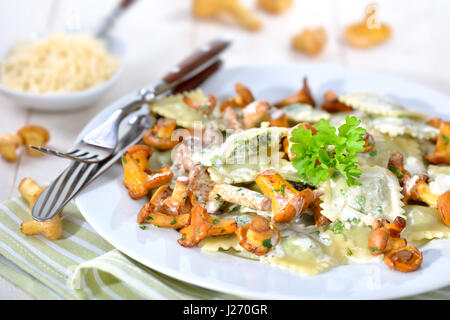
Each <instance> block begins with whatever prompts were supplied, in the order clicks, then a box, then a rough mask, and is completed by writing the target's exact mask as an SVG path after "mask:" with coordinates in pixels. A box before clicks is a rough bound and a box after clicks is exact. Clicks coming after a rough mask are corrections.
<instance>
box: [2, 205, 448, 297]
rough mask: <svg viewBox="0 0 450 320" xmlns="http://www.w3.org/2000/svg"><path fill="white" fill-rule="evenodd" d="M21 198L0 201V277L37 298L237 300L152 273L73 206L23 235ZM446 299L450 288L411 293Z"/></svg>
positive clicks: (24, 217) (26, 213)
mask: <svg viewBox="0 0 450 320" xmlns="http://www.w3.org/2000/svg"><path fill="white" fill-rule="evenodd" d="M26 220H30V213H29V210H28V206H27V205H26V204H25V202H24V201H23V200H21V199H12V200H8V201H6V202H4V203H2V204H0V275H1V276H3V277H5V278H6V279H8V280H9V281H11V282H13V283H14V284H15V285H16V286H18V287H20V288H22V289H23V290H25V291H26V292H28V293H29V294H30V295H32V296H33V297H35V298H37V299H105V300H106V299H173V300H174V299H186V300H191V299H239V298H238V297H235V296H231V295H226V294H221V293H219V292H213V291H210V290H207V289H203V288H199V287H196V286H193V285H190V284H187V283H184V282H181V281H178V280H175V279H172V278H169V277H167V276H165V275H163V274H161V273H158V272H156V271H153V270H151V269H149V268H147V267H145V266H143V265H142V264H140V263H138V262H136V261H134V260H132V259H130V258H128V257H127V256H126V255H124V254H122V253H121V252H119V251H118V250H115V249H114V248H113V247H112V246H111V245H109V244H108V243H107V242H106V241H105V240H103V239H102V238H101V237H100V236H99V235H98V234H97V233H96V232H95V231H94V230H93V229H92V228H91V226H90V225H89V224H88V223H87V222H86V221H85V220H84V218H83V216H82V215H81V213H80V212H79V211H78V210H77V208H76V207H75V206H74V205H72V204H71V205H69V206H68V207H67V208H66V209H65V210H64V213H63V229H64V232H63V237H62V239H60V240H57V241H50V240H47V239H46V238H45V237H43V236H25V235H23V234H22V233H21V232H20V224H21V222H22V221H26ZM413 298H415V299H450V287H448V288H445V289H442V290H437V291H434V292H432V293H427V294H423V295H420V296H416V297H413Z"/></svg>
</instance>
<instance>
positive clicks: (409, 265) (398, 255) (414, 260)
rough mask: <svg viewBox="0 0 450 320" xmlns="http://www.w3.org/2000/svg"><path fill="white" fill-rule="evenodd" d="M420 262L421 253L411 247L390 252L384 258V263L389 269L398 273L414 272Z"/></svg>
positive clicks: (421, 259) (421, 258)
mask: <svg viewBox="0 0 450 320" xmlns="http://www.w3.org/2000/svg"><path fill="white" fill-rule="evenodd" d="M422 261H423V256H422V253H421V252H420V251H419V250H418V249H417V248H415V247H412V246H408V247H403V248H400V249H396V250H392V251H391V252H389V253H388V254H386V255H385V257H384V262H385V263H386V265H387V266H388V267H389V268H391V269H394V270H397V271H400V272H413V271H416V270H417V269H419V267H420V265H421V264H422Z"/></svg>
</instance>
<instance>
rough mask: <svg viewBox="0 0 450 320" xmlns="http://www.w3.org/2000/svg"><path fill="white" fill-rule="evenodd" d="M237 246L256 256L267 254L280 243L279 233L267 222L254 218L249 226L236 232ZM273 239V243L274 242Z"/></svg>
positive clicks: (258, 217) (257, 217) (261, 218)
mask: <svg viewBox="0 0 450 320" xmlns="http://www.w3.org/2000/svg"><path fill="white" fill-rule="evenodd" d="M236 235H237V237H238V240H239V244H240V245H241V246H242V247H243V248H244V249H245V250H247V251H248V252H251V253H253V254H254V255H257V256H262V255H265V254H267V253H268V252H269V251H270V250H272V248H274V247H276V246H277V245H278V243H279V242H280V232H279V231H278V229H277V228H276V227H275V226H274V225H273V224H272V223H270V222H269V221H267V220H266V219H264V218H263V217H260V216H255V217H254V218H253V220H252V222H251V223H250V224H247V225H245V226H242V227H239V228H238V229H237V230H236ZM274 238H275V241H274Z"/></svg>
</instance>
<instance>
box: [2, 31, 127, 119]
mask: <svg viewBox="0 0 450 320" xmlns="http://www.w3.org/2000/svg"><path fill="white" fill-rule="evenodd" d="M103 42H104V45H105V49H106V50H107V52H108V54H110V55H111V57H113V58H114V59H116V60H117V61H118V64H117V67H116V68H115V69H114V72H111V74H110V75H109V76H108V78H107V79H106V78H105V79H100V80H98V79H95V74H92V72H91V73H89V70H88V72H86V68H84V69H83V67H82V68H79V66H73V67H71V66H72V65H73V64H70V65H69V66H68V67H67V68H64V69H62V68H61V66H59V70H58V72H60V73H62V74H64V76H62V77H60V78H61V82H60V83H57V84H56V85H55V81H50V82H51V83H52V86H51V87H52V90H50V92H43V91H42V90H41V89H42V87H43V85H42V83H37V85H36V86H33V84H32V85H31V86H32V88H30V90H24V89H23V88H22V87H23V83H24V81H23V80H24V79H19V80H20V81H17V83H18V85H17V86H14V85H11V83H9V84H6V83H4V80H5V79H3V78H2V75H3V74H4V69H2V68H3V67H4V65H2V60H0V94H2V95H4V96H6V97H8V98H9V99H11V100H12V101H13V102H14V103H15V105H17V106H18V107H23V108H31V109H36V110H44V111H63V110H75V109H81V108H85V107H88V106H90V105H92V104H94V103H95V102H96V101H98V100H99V99H100V98H101V97H102V96H104V95H105V93H106V92H107V91H108V90H109V89H111V87H112V86H113V85H114V84H115V83H116V82H117V81H118V79H119V78H120V76H121V74H122V72H123V69H124V58H125V47H124V44H123V42H122V41H120V40H119V39H118V38H116V37H113V36H108V38H106V39H104V41H103ZM13 50H14V49H13ZM80 50H81V49H80ZM68 54H69V55H70V54H71V51H68ZM3 56H5V57H6V55H3ZM20 59H21V57H20V56H19V57H18V60H19V61H20ZM54 60H55V62H58V59H54ZM3 61H4V60H3ZM50 61H52V60H50ZM89 62H90V63H92V61H91V60H90V61H87V63H89ZM19 65H23V62H21V63H20V64H19ZM49 69H50V68H49ZM66 69H70V70H67V71H64V72H61V71H62V70H66ZM80 69H81V71H78V70H80ZM47 71H48V72H49V73H51V72H52V70H48V69H44V70H39V72H44V74H43V78H45V76H46V75H47ZM53 72H54V70H53ZM83 72H84V75H85V77H87V78H88V79H87V80H88V83H87V84H83V85H84V87H83V85H80V84H79V82H80V73H83ZM16 73H17V74H18V77H23V70H20V71H18V72H16ZM72 77H73V78H72ZM76 77H78V78H77V79H75V78H76ZM12 78H13V77H12ZM29 78H30V77H27V80H25V81H28V82H29ZM54 78H55V77H54ZM13 79H14V78H13ZM39 79H41V76H40V74H39V75H35V78H34V79H32V80H33V81H34V82H36V81H39ZM72 79H73V81H72ZM51 80H55V79H51ZM56 80H59V79H56ZM81 81H83V80H82V79H81ZM26 85H27V86H29V85H28V83H27V84H26ZM21 86H22V87H21Z"/></svg>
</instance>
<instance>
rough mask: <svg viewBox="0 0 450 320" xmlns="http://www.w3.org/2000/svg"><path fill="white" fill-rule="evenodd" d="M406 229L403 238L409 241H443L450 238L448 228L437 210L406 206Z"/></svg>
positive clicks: (449, 229)
mask: <svg viewBox="0 0 450 320" xmlns="http://www.w3.org/2000/svg"><path fill="white" fill-rule="evenodd" d="M405 209H406V221H407V224H406V228H405V230H403V232H402V237H404V238H406V240H408V241H413V240H423V239H436V238H438V239H442V238H448V237H449V236H450V228H449V227H447V226H446V225H445V224H444V223H443V222H442V219H441V217H440V216H439V212H438V211H437V209H436V208H429V207H424V206H406V207H405Z"/></svg>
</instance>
